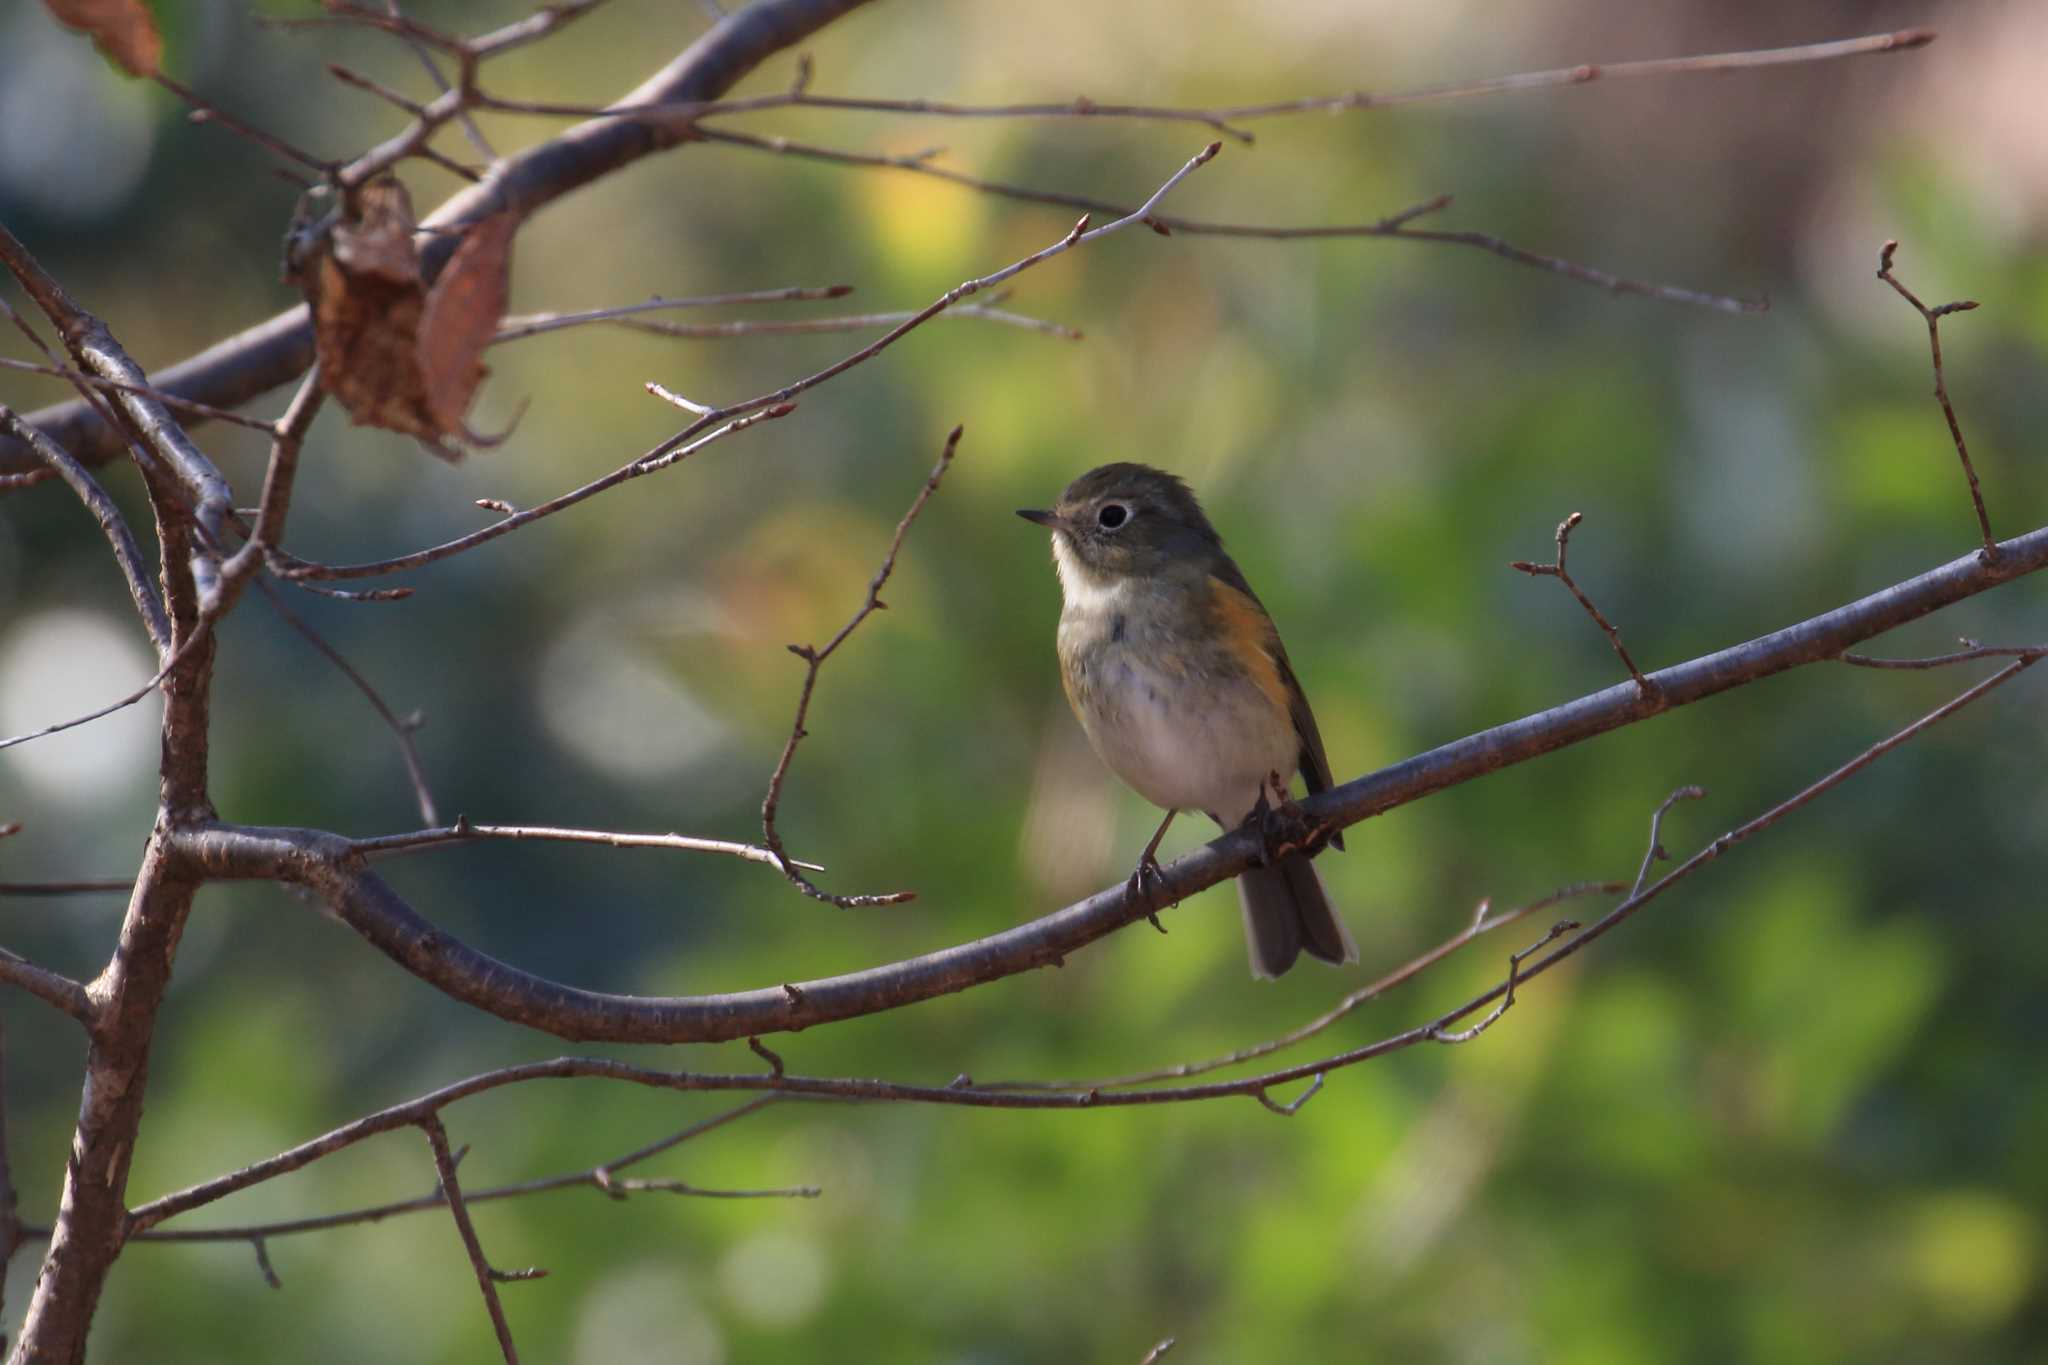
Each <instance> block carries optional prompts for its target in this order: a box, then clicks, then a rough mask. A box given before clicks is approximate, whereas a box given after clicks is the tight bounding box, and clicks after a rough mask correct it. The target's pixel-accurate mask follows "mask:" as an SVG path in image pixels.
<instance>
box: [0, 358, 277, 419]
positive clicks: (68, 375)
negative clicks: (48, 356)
mask: <svg viewBox="0 0 2048 1365" xmlns="http://www.w3.org/2000/svg"><path fill="white" fill-rule="evenodd" d="M0 369H8V370H19V371H21V372H22V373H23V374H46V375H49V376H50V377H51V378H53V379H63V380H67V381H69V382H70V383H72V384H74V385H77V384H90V385H92V386H93V387H94V388H98V389H105V390H107V391H108V392H110V393H139V394H142V395H144V396H146V397H149V398H154V399H156V401H157V402H159V403H162V404H163V405H164V406H165V407H167V408H172V409H175V410H177V411H179V412H189V413H191V414H192V415H193V416H195V417H204V418H206V419H208V420H209V421H214V422H226V423H229V424H230V425H233V426H238V427H248V428H250V429H251V430H253V431H264V432H267V431H270V430H272V429H273V428H274V427H275V426H276V424H275V423H274V422H266V421H264V420H263V419H262V418H260V417H244V416H243V415H242V414H241V413H239V412H230V411H229V410H228V409H226V408H217V407H214V406H213V405H212V404H211V403H199V402H195V401H193V400H192V399H190V398H180V397H178V395H177V394H175V393H171V392H169V391H168V390H166V389H159V388H157V387H156V386H155V385H152V384H130V383H127V382H126V381H124V380H119V379H103V378H101V377H100V376H99V375H96V374H87V373H86V372H85V371H84V370H76V369H73V368H71V367H70V366H68V365H38V364H36V363H35V362H34V361H31V360H16V359H14V358H12V357H11V356H0Z"/></svg>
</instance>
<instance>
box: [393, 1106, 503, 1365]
mask: <svg viewBox="0 0 2048 1365" xmlns="http://www.w3.org/2000/svg"><path fill="white" fill-rule="evenodd" d="M418 1127H419V1128H420V1131H422V1132H424V1133H425V1134H426V1135H427V1143H428V1145H429V1146H431V1147H432V1148H433V1149H434V1166H435V1168H436V1169H437V1170H439V1171H440V1173H441V1192H442V1193H443V1194H444V1195H445V1196H447V1200H448V1211H449V1213H451V1214H453V1215H454V1217H455V1227H456V1230H457V1231H458V1232H460V1233H461V1234H462V1245H463V1248H464V1250H466V1251H468V1252H469V1264H470V1266H471V1267H472V1268H473V1269H474V1270H475V1271H476V1283H477V1288H478V1289H479V1290H481V1291H482V1293H483V1296H484V1306H485V1307H486V1308H488V1309H489V1310H490V1313H491V1327H492V1328H493V1329H494V1330H495V1331H496V1332H497V1334H498V1350H499V1351H500V1352H502V1353H503V1354H504V1357H505V1365H519V1348H518V1347H516V1346H514V1345H513V1344H512V1327H511V1325H510V1324H509V1323H507V1322H506V1321H505V1307H504V1305H503V1304H501V1303H499V1302H498V1283H497V1282H498V1278H499V1272H498V1271H496V1270H494V1269H492V1267H491V1263H490V1262H489V1261H487V1260H485V1259H484V1248H483V1243H481V1242H479V1241H478V1240H477V1235H476V1225H475V1224H474V1223H472V1222H471V1221H470V1218H469V1206H468V1205H466V1204H464V1203H463V1201H462V1186H461V1184H460V1183H458V1182H457V1180H456V1178H455V1158H454V1157H453V1156H451V1155H450V1154H449V1151H448V1130H447V1129H446V1128H443V1127H442V1126H441V1119H440V1116H439V1115H438V1114H427V1115H425V1116H423V1117H422V1118H421V1119H420V1120H419V1123H418Z"/></svg>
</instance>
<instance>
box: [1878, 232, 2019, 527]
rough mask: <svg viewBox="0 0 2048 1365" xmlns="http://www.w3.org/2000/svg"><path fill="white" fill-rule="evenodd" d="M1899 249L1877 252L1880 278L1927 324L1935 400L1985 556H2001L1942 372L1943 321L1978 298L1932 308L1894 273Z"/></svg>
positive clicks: (1892, 244) (1888, 247)
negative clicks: (1945, 421) (1967, 489)
mask: <svg viewBox="0 0 2048 1365" xmlns="http://www.w3.org/2000/svg"><path fill="white" fill-rule="evenodd" d="M1898 249H1899V244H1898V243H1897V242H1896V241H1888V242H1886V243H1885V244H1884V248H1883V250H1881V251H1879V252H1878V253H1877V277H1878V278H1879V279H1881V280H1883V281H1884V282H1885V283H1886V284H1888V285H1890V286H1891V287H1892V288H1893V289H1894V290H1895V291H1897V293H1898V295H1899V297H1900V298H1902V299H1904V300H1905V301H1906V302H1907V303H1910V304H1912V305H1913V308H1914V310H1915V311H1916V312H1918V313H1919V314H1920V316H1921V318H1922V319H1923V320H1924V321H1925V322H1926V323H1927V349H1928V350H1929V351H1930V352H1932V353H1933V356H1934V401H1935V402H1937V403H1939V404H1941V415H1942V416H1943V417H1945V418H1947V419H1948V434H1949V439H1950V440H1952V441H1954V442H1955V447H1956V458H1957V459H1958V460H1960V461H1961V462H1962V465H1963V477H1964V478H1965V479H1967V480H1968V481H1969V485H1970V505H1971V506H1972V507H1973V508H1975V509H1976V512H1977V529H1978V530H1979V531H1980V532H1981V533H1982V534H1983V537H1984V557H1985V558H1986V559H1991V558H1994V557H1996V556H1997V554H1998V542H1997V541H1996V540H1994V539H1993V538H1992V535H1991V515H1990V513H1988V512H1986V511H1985V510H1984V490H1983V489H1982V488H1980V487H1979V486H1978V484H1977V468H1976V466H1975V465H1973V464H1971V463H1970V447H1969V446H1968V445H1966V444H1964V442H1963V428H1962V424H1961V423H1960V422H1958V421H1956V410H1955V405H1954V404H1952V403H1950V402H1949V401H1948V380H1947V378H1946V377H1945V376H1944V375H1943V374H1942V372H1941V320H1942V319H1943V318H1945V317H1947V316H1948V315H1949V314H1950V313H1967V312H1969V311H1970V310H1971V309H1972V308H1975V307H1976V306H1977V301H1976V300H1975V299H1960V300H1958V301H1956V302H1955V303H1944V304H1941V305H1940V306H1939V307H1935V308H1929V307H1928V306H1927V305H1926V304H1924V303H1922V302H1920V299H1919V297H1918V296H1917V295H1916V294H1914V293H1913V291H1912V290H1910V289H1908V288H1906V286H1905V285H1903V284H1901V283H1899V280H1898V277H1897V276H1895V275H1893V274H1892V255H1893V253H1895V252H1897V251H1898Z"/></svg>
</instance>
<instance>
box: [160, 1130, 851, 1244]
mask: <svg viewBox="0 0 2048 1365" xmlns="http://www.w3.org/2000/svg"><path fill="white" fill-rule="evenodd" d="M782 1099H783V1097H782V1096H780V1095H757V1096H755V1097H754V1098H753V1099H750V1100H748V1101H746V1102H745V1103H744V1104H740V1105H736V1106H734V1107H733V1108H731V1109H727V1110H725V1111H724V1112H722V1113H718V1114H713V1115H712V1116H711V1117H710V1118H707V1119H701V1120H699V1121H698V1122H696V1123H693V1124H691V1125H690V1126H689V1127H687V1128H684V1129H682V1130H680V1131H678V1132H674V1133H670V1134H669V1135H668V1136H666V1137H663V1138H661V1139H659V1140H657V1141H655V1142H650V1143H648V1144H647V1145H646V1146H644V1147H641V1148H638V1149H636V1150H634V1151H631V1152H628V1153H626V1154H625V1155H623V1156H620V1157H615V1158H614V1159H612V1160H610V1161H606V1162H601V1163H600V1164H598V1165H596V1166H592V1167H590V1168H588V1169H586V1170H581V1171H571V1172H569V1173H567V1174H565V1175H553V1176H546V1177H544V1178H541V1179H538V1180H524V1181H520V1182H517V1183H515V1184H510V1185H494V1186H492V1187H490V1188H489V1189H482V1190H464V1191H463V1194H462V1198H463V1202H464V1203H466V1204H469V1205H470V1206H471V1207H475V1206H476V1205H478V1204H485V1203H489V1202H491V1201H493V1200H499V1199H519V1198H524V1197H525V1196H527V1195H532V1194H545V1193H548V1192H550V1191H553V1190H566V1189H594V1190H598V1191H600V1192H602V1193H605V1194H609V1195H611V1196H612V1197H614V1198H617V1199H624V1198H625V1197H626V1194H627V1193H631V1192H632V1191H631V1190H630V1189H626V1188H624V1187H625V1186H626V1185H627V1182H625V1181H623V1180H621V1179H619V1177H617V1176H616V1175H615V1174H614V1172H617V1171H622V1170H625V1169H626V1168H627V1167H629V1166H635V1165H638V1164H639V1163H640V1162H643V1161H646V1160H648V1159H649V1158H651V1157H655V1156H659V1155H660V1154H661V1153H663V1152H666V1151H668V1150H670V1149H671V1148H673V1147H676V1146H678V1145H679V1144H681V1143H685V1142H688V1141H690V1140H691V1139H693V1138H698V1137H702V1136H703V1135H704V1134H706V1133H710V1132H713V1131H715V1130H717V1129H719V1128H723V1127H724V1126H725V1125H726V1124H728V1123H731V1122H733V1121H734V1120H736V1119H742V1118H745V1117H746V1116H747V1115H749V1114H754V1113H758V1112H759V1111H761V1110H763V1109H766V1108H768V1107H769V1106H770V1105H773V1104H777V1103H780V1102H781V1101H782ZM649 1188H652V1187H651V1186H650V1187H649ZM661 1189H662V1191H663V1192H667V1193H675V1194H689V1195H695V1196H698V1197H701V1198H708V1199H762V1198H795V1199H811V1198H816V1197H817V1195H818V1193H819V1191H818V1189H817V1187H815V1186H810V1185H803V1186H795V1187H792V1188H789V1189H783V1190H765V1189H763V1190H712V1189H702V1188H699V1187H696V1186H684V1185H682V1184H681V1182H672V1183H671V1184H668V1185H664V1186H662V1187H661ZM204 1202H206V1201H202V1203H204ZM160 1203H161V1201H159V1203H157V1204H148V1205H144V1206H143V1207H142V1208H140V1209H137V1210H136V1213H135V1218H134V1220H133V1221H132V1226H133V1227H134V1228H136V1229H138V1230H135V1231H131V1232H130V1233H129V1235H128V1236H129V1240H130V1241H138V1242H245V1241H262V1240H263V1239H265V1238H270V1237H288V1236H291V1235H293V1234H296V1233H302V1232H325V1231H327V1230H328V1229H330V1228H339V1227H353V1226H356V1225H359V1224H363V1223H378V1222H382V1221H383V1220H384V1219H386V1218H393V1217H398V1216H402V1215H404V1214H410V1213H425V1212H428V1211H430V1210H433V1209H441V1208H446V1207H447V1204H448V1201H447V1200H446V1199H444V1198H443V1197H442V1194H441V1191H440V1189H439V1188H436V1189H435V1190H434V1192H433V1193H432V1194H427V1195H422V1196H420V1197H419V1198H416V1199H402V1200H396V1201H393V1202H391V1203H386V1204H376V1205H372V1206H370V1207H368V1208H359V1209H350V1210H348V1211H346V1212H343V1213H328V1214H320V1215H316V1216H314V1217H310V1218H292V1219H286V1220H283V1221H280V1222H274V1223H251V1224H244V1225H239V1226H234V1227H218V1228H191V1229H185V1228H180V1229H174V1230H169V1231H166V1230H163V1229H161V1228H158V1227H157V1226H156V1224H158V1223H159V1222H161V1221H163V1219H165V1218H169V1217H171V1216H172V1214H169V1213H160V1212H157V1211H156V1210H158V1208H159V1205H160ZM195 1207H200V1205H195V1204H186V1205H184V1206H182V1207H181V1208H179V1209H178V1210H177V1212H187V1211H189V1210H190V1209H192V1208H195Z"/></svg>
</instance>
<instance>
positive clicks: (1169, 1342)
mask: <svg viewBox="0 0 2048 1365" xmlns="http://www.w3.org/2000/svg"><path fill="white" fill-rule="evenodd" d="M1174 1345H1175V1339H1174V1338H1172V1337H1166V1338H1164V1339H1163V1340H1161V1341H1160V1343H1159V1344H1158V1345H1157V1346H1154V1347H1153V1348H1152V1349H1151V1350H1149V1351H1147V1352H1145V1358H1144V1359H1143V1360H1141V1361H1139V1362H1138V1365H1159V1358H1160V1357H1161V1356H1163V1355H1165V1354H1166V1353H1167V1352H1168V1351H1171V1350H1172V1349H1173V1348H1174Z"/></svg>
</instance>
